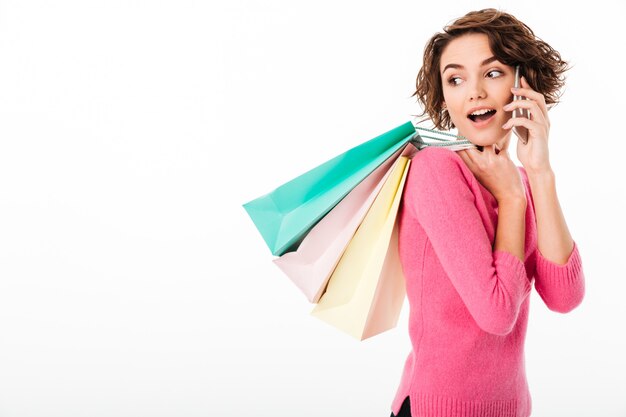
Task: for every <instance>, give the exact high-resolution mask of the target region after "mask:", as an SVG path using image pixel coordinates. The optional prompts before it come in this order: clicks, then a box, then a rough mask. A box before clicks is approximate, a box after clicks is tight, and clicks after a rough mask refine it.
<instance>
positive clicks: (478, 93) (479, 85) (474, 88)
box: [468, 78, 486, 101]
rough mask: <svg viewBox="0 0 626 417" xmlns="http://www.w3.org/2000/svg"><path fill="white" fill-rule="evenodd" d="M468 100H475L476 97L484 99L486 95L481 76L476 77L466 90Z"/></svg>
mask: <svg viewBox="0 0 626 417" xmlns="http://www.w3.org/2000/svg"><path fill="white" fill-rule="evenodd" d="M468 94H469V99H470V101H476V100H478V99H484V98H485V96H486V92H485V88H484V85H483V80H482V78H478V79H477V80H475V81H473V82H472V83H471V85H470V88H469V90H468Z"/></svg>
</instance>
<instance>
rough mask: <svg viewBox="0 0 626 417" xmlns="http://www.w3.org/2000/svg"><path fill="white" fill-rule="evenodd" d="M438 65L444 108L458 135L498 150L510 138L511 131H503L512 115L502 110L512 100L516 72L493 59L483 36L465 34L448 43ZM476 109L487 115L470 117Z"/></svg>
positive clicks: (486, 38)
mask: <svg viewBox="0 0 626 417" xmlns="http://www.w3.org/2000/svg"><path fill="white" fill-rule="evenodd" d="M440 65H441V67H440V68H439V71H440V73H441V80H442V84H443V96H444V106H445V107H446V108H447V109H448V113H449V114H450V118H451V119H452V122H453V123H454V125H455V126H456V127H457V129H458V130H459V134H460V135H462V136H465V137H466V138H467V139H469V140H470V141H471V142H472V143H474V144H475V145H481V146H489V145H492V144H494V143H496V144H498V147H499V148H501V147H502V145H503V144H504V143H506V141H508V140H509V138H510V136H511V131H510V130H507V129H503V128H502V125H503V124H504V123H506V121H507V120H509V119H510V118H511V112H506V111H504V110H502V107H503V106H504V105H505V104H508V103H510V102H511V101H512V100H513V94H512V93H511V87H513V84H514V82H515V69H514V68H513V67H511V66H508V65H504V64H502V63H501V62H499V61H498V60H497V59H496V58H495V57H494V55H493V53H492V52H491V49H490V48H489V38H488V37H487V35H485V34H482V33H480V34H478V33H471V34H465V35H462V36H460V37H458V38H455V39H453V40H452V41H450V43H449V44H448V45H447V46H446V48H445V49H444V50H443V53H442V55H441V64H440ZM476 108H479V109H489V110H490V111H489V113H487V114H485V115H484V116H471V117H470V116H469V115H470V114H471V113H474V112H475V109H476ZM483 111H484V110H483ZM479 113H480V112H479ZM486 117H488V118H486Z"/></svg>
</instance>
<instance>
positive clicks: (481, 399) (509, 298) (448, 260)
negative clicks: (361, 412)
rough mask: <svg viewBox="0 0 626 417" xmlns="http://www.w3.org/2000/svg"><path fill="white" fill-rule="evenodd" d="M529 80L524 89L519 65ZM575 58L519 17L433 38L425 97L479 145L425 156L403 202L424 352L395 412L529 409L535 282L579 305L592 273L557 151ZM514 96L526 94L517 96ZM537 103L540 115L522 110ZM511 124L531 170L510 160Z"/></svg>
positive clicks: (479, 17) (479, 14)
mask: <svg viewBox="0 0 626 417" xmlns="http://www.w3.org/2000/svg"><path fill="white" fill-rule="evenodd" d="M517 65H520V68H521V72H522V74H524V77H523V78H522V79H521V87H522V88H520V89H518V90H517V91H514V90H513V89H512V87H513V85H514V74H515V67H516V66H517ZM566 70H567V63H566V62H564V61H562V60H561V58H560V55H559V54H558V52H556V51H555V50H554V49H552V48H551V47H550V46H549V45H548V44H546V43H545V42H543V41H542V40H540V39H538V38H537V37H536V36H535V35H534V34H533V32H532V30H531V29H530V28H528V27H527V26H526V25H525V24H524V23H522V22H520V21H519V20H517V19H516V18H515V17H513V16H511V15H510V14H507V13H504V12H501V11H498V10H495V9H485V10H480V11H476V12H471V13H468V14H467V15H465V16H463V17H461V18H460V19H458V20H456V21H455V22H453V23H452V24H451V25H448V26H447V27H446V28H444V32H443V33H437V34H435V35H434V36H433V37H432V39H431V40H430V41H429V42H428V44H427V46H426V48H425V53H424V63H423V66H422V69H421V70H420V72H419V74H418V77H417V90H416V92H415V94H414V95H417V97H418V100H419V101H420V102H421V103H422V104H423V105H424V109H425V110H424V113H422V114H425V113H428V116H429V117H430V119H431V120H432V121H433V122H434V124H435V126H436V127H437V128H439V129H450V128H454V127H456V128H457V129H458V133H459V134H460V135H462V136H464V137H465V138H467V139H469V140H470V141H471V142H472V143H474V144H476V145H478V146H482V151H481V150H479V149H466V150H462V151H458V152H455V151H451V150H449V149H445V148H438V147H427V148H425V149H423V150H421V151H420V152H418V153H417V154H416V155H415V157H414V158H413V160H412V162H411V165H410V171H409V173H408V176H407V180H406V181H407V183H406V187H405V191H404V193H405V194H404V196H403V199H402V206H401V208H400V212H399V222H400V223H399V227H400V229H399V230H400V231H399V251H400V258H401V262H402V266H403V269H404V272H405V278H406V287H407V295H408V299H409V305H410V323H409V334H410V339H411V344H412V350H411V352H410V353H409V355H408V358H407V360H406V363H405V366H404V372H403V375H402V379H401V381H400V385H399V388H398V390H397V394H396V396H395V399H394V400H393V403H392V407H391V408H392V414H391V415H392V416H398V417H399V416H410V415H413V416H420V417H421V416H438V417H447V416H454V417H485V416H497V417H527V416H529V415H530V414H531V397H530V392H529V389H528V385H527V380H526V374H525V366H524V341H525V336H526V327H527V322H528V309H529V301H530V297H529V295H530V291H531V289H532V285H533V284H534V286H535V288H536V290H537V292H538V293H539V295H540V297H541V299H542V300H543V301H544V302H545V304H546V306H547V307H548V308H549V309H550V310H553V311H556V312H560V313H566V312H569V311H571V310H572V309H574V308H575V307H576V306H578V305H579V304H580V303H581V301H582V299H583V297H584V292H585V278H584V274H583V269H582V262H581V258H580V254H579V252H578V248H577V246H576V243H575V242H574V241H573V239H572V237H571V235H570V233H569V230H568V228H567V225H566V223H565V219H564V218H563V213H562V212H561V208H560V206H559V201H558V198H557V195H556V188H555V174H554V172H553V170H552V168H551V166H550V161H549V158H548V133H549V129H550V121H549V118H548V105H553V104H555V103H556V102H557V98H558V92H559V89H560V88H561V87H562V86H563V77H562V74H563V73H564V72H565V71H566ZM513 93H515V95H518V96H522V97H523V98H525V100H513V95H514V94H513ZM515 109H519V110H522V109H527V110H528V111H529V112H530V119H528V118H523V117H515V118H512V117H511V116H512V111H513V110H515ZM512 127H517V128H520V129H523V128H525V129H527V137H528V139H527V140H528V142H527V144H523V143H522V141H521V140H518V142H517V156H518V159H519V160H520V162H521V163H522V164H523V167H517V166H516V165H515V164H514V163H513V162H512V160H511V159H510V157H509V143H510V139H511V131H512Z"/></svg>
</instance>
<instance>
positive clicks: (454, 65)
mask: <svg viewBox="0 0 626 417" xmlns="http://www.w3.org/2000/svg"><path fill="white" fill-rule="evenodd" d="M497 60H498V58H496V57H495V56H492V57H491V58H487V59H485V60H484V61H483V62H481V63H480V66H484V65H487V64H489V63H491V62H493V61H497ZM448 68H459V69H464V68H465V67H464V66H463V65H460V64H448V65H446V67H445V68H444V69H443V71H441V73H442V74H443V73H444V72H446V70H447V69H448Z"/></svg>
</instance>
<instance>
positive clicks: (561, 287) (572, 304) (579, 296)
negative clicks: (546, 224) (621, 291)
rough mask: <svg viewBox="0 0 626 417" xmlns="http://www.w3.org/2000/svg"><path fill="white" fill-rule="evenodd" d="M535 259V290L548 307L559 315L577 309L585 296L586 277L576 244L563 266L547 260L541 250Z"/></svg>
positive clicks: (537, 251)
mask: <svg viewBox="0 0 626 417" xmlns="http://www.w3.org/2000/svg"><path fill="white" fill-rule="evenodd" d="M535 259H536V261H537V262H536V269H535V288H536V289H537V292H538V293H539V296H541V299H542V300H543V302H544V303H545V304H546V306H547V307H548V308H549V309H550V310H552V311H556V312H558V313H568V312H570V311H572V310H573V309H574V308H576V307H577V306H578V305H579V304H580V303H581V302H582V300H583V298H584V296H585V275H584V273H583V266H582V260H581V258H580V253H579V252H578V245H576V242H574V248H573V249H572V252H571V253H570V255H569V258H568V259H567V262H566V263H565V264H563V265H561V264H557V263H554V262H552V261H550V260H549V259H547V258H545V257H544V256H543V255H542V254H541V252H540V251H539V248H537V249H536V250H535Z"/></svg>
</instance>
